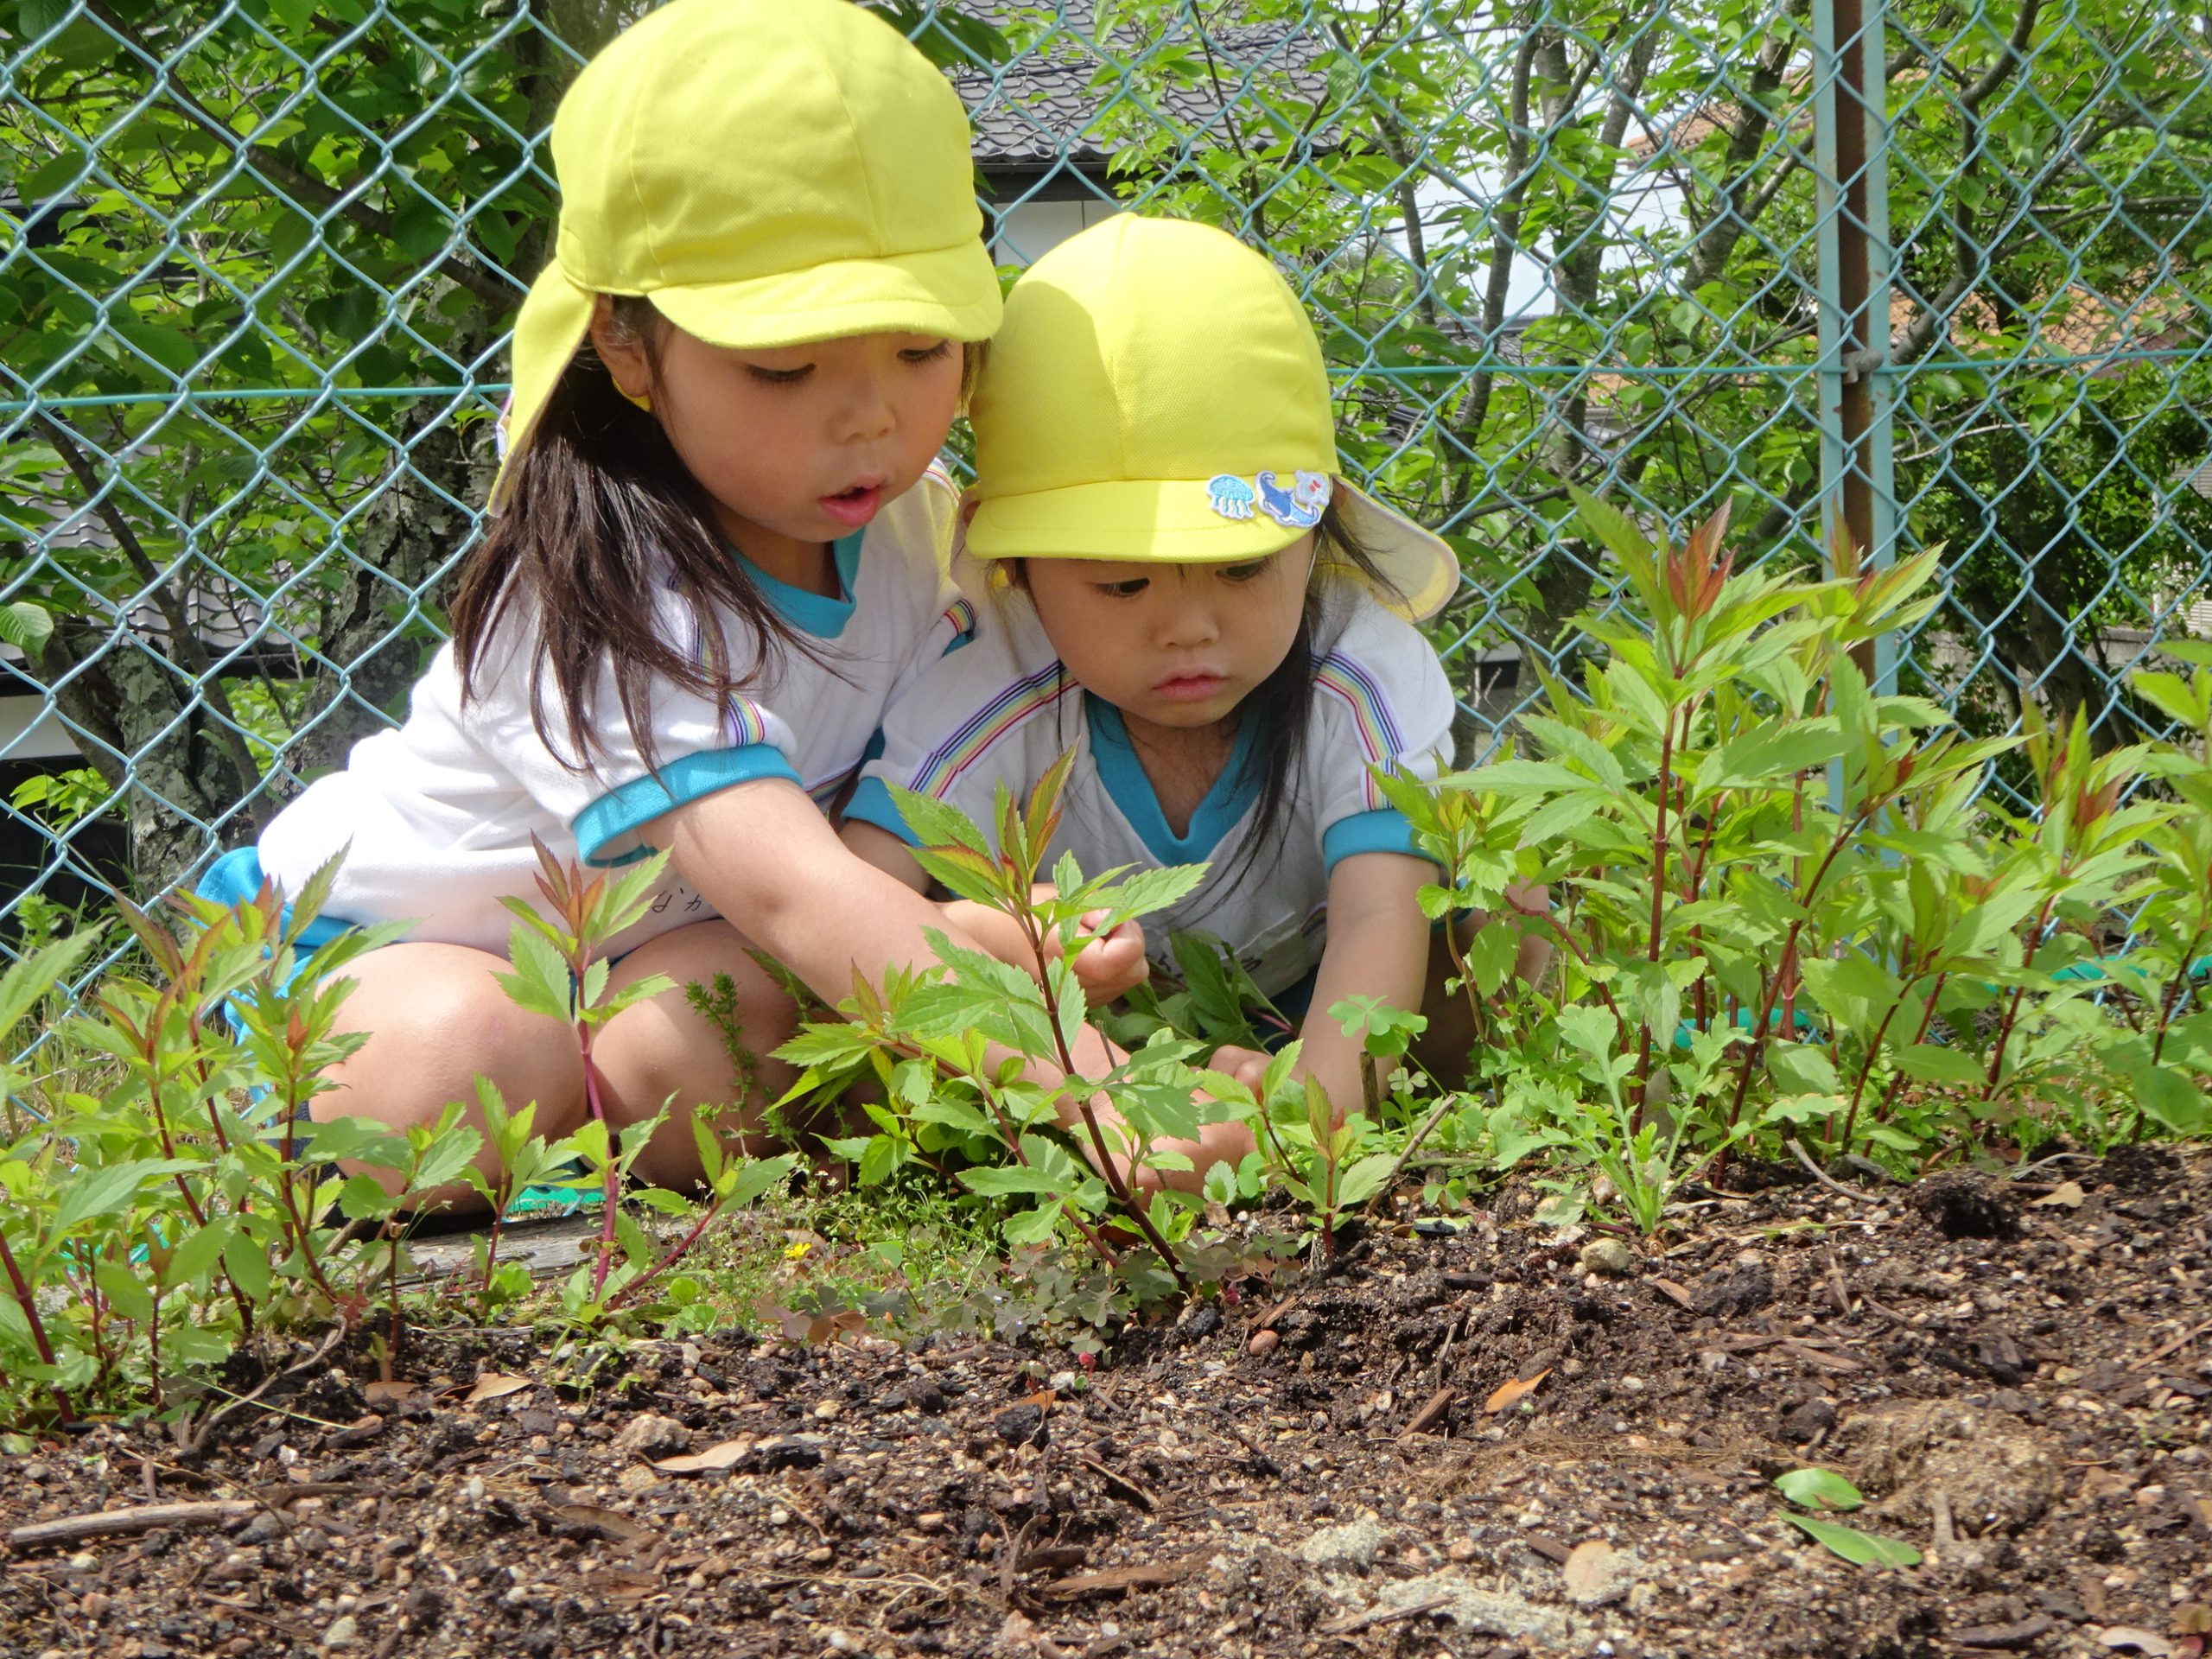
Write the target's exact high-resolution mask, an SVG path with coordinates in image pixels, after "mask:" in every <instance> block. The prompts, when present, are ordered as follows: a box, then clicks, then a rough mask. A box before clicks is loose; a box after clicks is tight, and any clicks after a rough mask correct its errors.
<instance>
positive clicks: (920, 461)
mask: <svg viewBox="0 0 2212 1659" xmlns="http://www.w3.org/2000/svg"><path fill="white" fill-rule="evenodd" d="M603 333H604V336H605V337H602V334H603ZM593 338H594V343H595V344H596V345H597V346H598V347H599V351H600V354H601V358H602V359H603V360H605V361H606V363H607V367H608V369H609V370H610V371H611V372H613V375H614V381H615V385H618V386H619V387H620V388H621V390H622V391H624V392H625V393H626V394H631V395H637V394H640V393H643V394H646V395H648V396H650V397H651V398H652V411H653V413H654V414H655V415H656V416H658V417H659V420H660V423H661V426H662V429H664V431H666V432H667V434H668V437H669V442H671V444H673V445H674V446H675V448H676V452H677V454H678V455H679V456H681V457H682V458H683V464H684V465H685V466H686V467H689V468H690V471H691V475H692V476H693V477H694V478H696V479H697V480H699V482H700V484H701V485H702V486H703V487H704V488H705V489H706V491H707V493H708V494H709V495H710V496H712V497H713V498H714V499H715V504H716V505H717V507H718V508H719V512H718V514H717V517H718V518H720V519H721V525H722V529H723V531H725V533H727V534H728V536H729V537H730V539H731V540H732V541H734V542H735V543H737V544H738V546H739V547H740V548H741V550H744V551H745V552H746V553H747V554H748V555H750V556H753V557H754V558H756V559H757V558H760V557H761V556H763V555H764V554H766V555H770V556H772V554H773V553H774V552H775V551H776V550H777V544H778V543H785V544H797V545H818V544H819V543H823V542H827V541H835V540H836V538H837V537H841V536H848V535H850V534H851V533H852V532H853V531H855V530H858V529H859V528H861V526H862V525H863V524H867V523H868V521H869V520H870V519H871V518H874V516H875V514H876V512H877V511H878V509H880V507H881V506H882V505H883V504H884V503H886V502H887V501H889V500H891V499H893V498H894V497H896V496H899V495H901V494H903V493H906V491H907V490H909V489H912V487H913V486H914V485H915V483H916V482H917V481H918V480H919V479H920V477H921V475H922V472H923V469H924V468H925V467H927V466H928V465H929V464H930V461H931V459H932V458H933V457H934V456H935V455H936V454H937V452H938V450H939V449H940V448H943V447H944V437H945V433H946V432H947V430H948V429H950V427H951V425H952V416H953V414H954V411H955V410H956V409H957V405H958V404H959V400H960V375H961V349H960V346H959V345H958V344H957V342H955V341H951V340H940V339H936V338H934V337H931V336H929V335H925V334H854V335H849V336H848V337H846V338H844V339H842V340H817V341H815V342H813V343H811V344H809V345H804V346H776V347H773V348H771V349H766V350H757V351H738V350H734V349H732V348H730V347H728V346H710V345H709V344H707V343H706V342H705V341H704V340H700V339H698V338H697V337H696V336H695V335H691V334H686V333H684V332H683V330H682V329H680V328H677V327H673V326H672V325H664V326H662V327H660V328H659V329H658V335H657V338H656V339H655V340H653V341H652V344H651V346H650V348H649V347H648V346H647V344H646V342H645V341H644V340H640V339H639V337H638V335H637V334H634V333H631V332H629V331H626V330H623V329H620V328H613V329H608V330H606V331H602V330H601V328H600V327H596V326H595V327H594V330H593Z"/></svg>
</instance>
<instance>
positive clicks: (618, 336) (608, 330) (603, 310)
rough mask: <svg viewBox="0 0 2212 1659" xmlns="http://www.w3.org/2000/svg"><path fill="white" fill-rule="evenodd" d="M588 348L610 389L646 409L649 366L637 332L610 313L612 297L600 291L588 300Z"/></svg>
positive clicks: (650, 378) (650, 361)
mask: <svg viewBox="0 0 2212 1659" xmlns="http://www.w3.org/2000/svg"><path fill="white" fill-rule="evenodd" d="M591 348H592V350H594V352H596V353H599V360H600V361H601V362H602V363H604V364H606V365H607V373H608V374H609V375H611V376H613V379H614V390H615V391H619V392H620V393H621V394H622V395H623V396H624V397H627V398H628V399H629V400H630V401H631V402H632V403H633V404H637V405H638V407H639V408H640V409H650V408H651V407H652V404H651V401H650V397H651V393H652V383H653V365H652V359H650V358H648V357H647V356H646V354H645V340H643V338H641V337H640V336H639V333H638V331H637V330H636V329H634V328H632V327H629V326H628V325H627V324H626V323H624V322H622V321H619V320H618V319H617V318H616V317H615V315H614V298H613V296H612V295H609V294H601V295H600V296H598V297H597V298H596V299H594V301H593V302H592V308H591Z"/></svg>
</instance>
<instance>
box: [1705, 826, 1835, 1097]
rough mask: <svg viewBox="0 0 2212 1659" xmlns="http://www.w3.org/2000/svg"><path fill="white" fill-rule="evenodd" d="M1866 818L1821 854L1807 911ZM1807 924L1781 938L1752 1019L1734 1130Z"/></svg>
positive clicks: (1797, 923) (1801, 922) (1799, 924)
mask: <svg viewBox="0 0 2212 1659" xmlns="http://www.w3.org/2000/svg"><path fill="white" fill-rule="evenodd" d="M1865 822H1866V813H1865V812H1861V813H1860V814H1859V817H1855V818H1852V819H1850V820H1848V821H1847V822H1846V823H1843V824H1842V825H1840V827H1839V828H1838V829H1837V830H1836V836H1835V842H1834V844H1833V845H1832V846H1830V847H1829V849H1828V850H1827V854H1826V855H1824V856H1823V857H1822V858H1821V867H1820V868H1819V869H1817V870H1815V871H1814V873H1813V885H1812V886H1811V887H1808V888H1807V889H1806V890H1805V899H1804V906H1805V908H1806V909H1807V910H1808V911H1809V910H1811V909H1812V907H1813V899H1814V897H1815V895H1816V894H1817V893H1819V892H1820V890H1821V882H1823V881H1825V880H1827V875H1828V871H1829V869H1830V868H1832V867H1833V866H1834V863H1835V861H1836V860H1837V859H1838V858H1839V857H1840V856H1841V855H1842V853H1843V849H1844V848H1845V847H1846V846H1847V845H1848V844H1849V842H1850V840H1851V837H1852V836H1853V835H1854V834H1856V833H1857V832H1858V829H1859V825H1860V824H1862V823H1865ZM1804 926H1805V918H1804V917H1802V916H1800V917H1799V918H1797V919H1796V921H1793V922H1792V923H1790V924H1789V933H1788V934H1787V935H1785V936H1784V937H1783V941H1782V958H1781V961H1780V962H1779V963H1777V964H1776V968H1775V975H1774V977H1773V978H1772V979H1770V980H1769V981H1768V982H1767V987H1766V995H1765V996H1764V997H1763V998H1761V999H1760V1001H1759V1011H1758V1017H1757V1018H1755V1019H1754V1020H1752V1021H1751V1041H1750V1042H1748V1043H1746V1044H1745V1045H1744V1063H1743V1065H1742V1066H1741V1067H1740V1068H1739V1069H1738V1071H1737V1073H1736V1098H1735V1100H1734V1102H1733V1103H1732V1104H1731V1105H1730V1106H1729V1108H1728V1127H1729V1128H1731V1129H1733V1128H1735V1127H1736V1124H1737V1122H1738V1120H1739V1119H1740V1118H1741V1117H1742V1116H1743V1115H1744V1097H1745V1095H1746V1094H1748V1093H1749V1092H1750V1091H1751V1065H1752V1064H1753V1062H1754V1061H1756V1060H1757V1059H1758V1055H1759V1052H1760V1050H1761V1049H1763V1048H1764V1047H1765V1046H1766V1037H1767V1028H1768V1026H1769V1025H1770V1022H1771V1021H1772V1020H1773V1019H1774V1003H1775V998H1776V997H1777V996H1778V995H1780V994H1781V991H1782V985H1783V981H1784V980H1785V979H1787V978H1789V976H1790V973H1791V970H1792V969H1794V968H1795V967H1796V962H1797V936H1798V935H1799V933H1801V932H1802V931H1803V930H1804Z"/></svg>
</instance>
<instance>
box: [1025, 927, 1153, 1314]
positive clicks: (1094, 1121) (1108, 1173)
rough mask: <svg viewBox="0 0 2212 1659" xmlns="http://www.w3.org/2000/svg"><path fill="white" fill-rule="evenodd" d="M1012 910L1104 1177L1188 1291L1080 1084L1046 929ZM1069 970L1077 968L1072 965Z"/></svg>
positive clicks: (1068, 1082)
mask: <svg viewBox="0 0 2212 1659" xmlns="http://www.w3.org/2000/svg"><path fill="white" fill-rule="evenodd" d="M1009 913H1010V914H1012V915H1013V917H1014V923H1015V925H1017V926H1019V927H1020V929H1021V933H1022V937H1023V938H1025V939H1027V941H1028V943H1029V952H1030V955H1031V956H1032V957H1033V958H1034V959H1035V961H1036V963H1037V988H1038V995H1039V996H1041V997H1042V998H1043V999H1044V1001H1045V1020H1046V1024H1047V1025H1049V1026H1050V1027H1052V1048H1053V1051H1054V1053H1055V1054H1056V1056H1057V1057H1058V1060H1059V1065H1060V1076H1061V1077H1062V1078H1063V1079H1064V1081H1065V1084H1066V1085H1067V1086H1068V1091H1069V1094H1070V1095H1071V1096H1072V1098H1073V1099H1074V1101H1075V1109H1076V1110H1077V1111H1078V1112H1080V1113H1081V1114H1082V1115H1083V1127H1084V1129H1085V1130H1086V1131H1088V1132H1089V1134H1090V1144H1091V1145H1092V1146H1093V1147H1096V1150H1097V1153H1098V1173H1100V1174H1101V1175H1103V1177H1104V1178H1105V1180H1106V1185H1107V1186H1108V1188H1109V1190H1110V1191H1111V1192H1113V1194H1114V1198H1115V1200H1116V1202H1117V1203H1118V1204H1120V1205H1121V1206H1122V1211H1124V1212H1125V1213H1126V1214H1127V1215H1128V1217H1129V1219H1130V1220H1131V1221H1132V1222H1134V1223H1135V1224H1136V1229H1137V1231H1138V1232H1140V1233H1141V1234H1142V1235H1143V1236H1144V1242H1145V1243H1147V1244H1148V1245H1150V1246H1151V1247H1152V1249H1153V1250H1154V1253H1155V1254H1157V1255H1159V1257H1160V1261H1161V1262H1164V1263H1165V1264H1166V1268H1167V1271H1168V1272H1169V1273H1170V1274H1173V1275H1174V1279H1175V1287H1176V1288H1177V1289H1178V1290H1181V1291H1184V1292H1185V1293H1187V1292H1188V1291H1189V1290H1190V1288H1191V1281H1190V1279H1189V1276H1188V1275H1187V1274H1185V1273H1184V1271H1183V1264H1182V1263H1181V1262H1179V1261H1178V1260H1177V1259H1176V1256H1175V1252H1174V1250H1173V1249H1172V1248H1171V1247H1170V1246H1169V1244H1168V1243H1167V1241H1166V1239H1164V1238H1162V1237H1161V1236H1160V1230H1159V1229H1157V1228H1155V1227H1154V1225H1153V1224H1152V1217H1150V1216H1147V1214H1146V1213H1145V1212H1144V1210H1143V1208H1142V1207H1141V1205H1139V1204H1138V1203H1137V1201H1136V1197H1135V1194H1134V1193H1133V1192H1130V1190H1129V1185H1128V1179H1127V1178H1126V1177H1124V1176H1123V1175H1122V1172H1121V1171H1120V1170H1118V1169H1116V1167H1115V1166H1114V1154H1112V1153H1111V1152H1110V1151H1109V1149H1108V1148H1107V1145H1106V1133H1105V1131H1104V1130H1103V1129H1102V1128H1100V1127H1099V1124H1098V1115H1097V1114H1096V1112H1095V1111H1093V1110H1092V1109H1091V1105H1090V1096H1089V1095H1088V1094H1087V1093H1085V1092H1084V1090H1082V1089H1081V1087H1080V1086H1079V1085H1081V1084H1083V1083H1084V1081H1085V1079H1084V1077H1083V1075H1082V1074H1081V1073H1080V1072H1078V1071H1077V1070H1076V1065H1075V1055H1074V1054H1073V1053H1072V1052H1070V1050H1069V1048H1068V1041H1067V1039H1066V1037H1065V1036H1064V1035H1062V1034H1061V1032H1060V1022H1059V1020H1058V1015H1057V1011H1056V1010H1055V1009H1054V1008H1053V1007H1052V964H1051V963H1049V962H1048V961H1047V960H1046V956H1045V935H1044V932H1043V930H1042V929H1040V928H1039V926H1038V925H1037V918H1036V916H1035V914H1034V913H1033V912H1032V911H1031V910H1030V909H1029V907H1028V906H1027V905H1021V906H1009ZM1069 971H1070V972H1073V971H1074V970H1073V969H1070V970H1069Z"/></svg>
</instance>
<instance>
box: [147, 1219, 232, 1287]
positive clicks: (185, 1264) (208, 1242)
mask: <svg viewBox="0 0 2212 1659" xmlns="http://www.w3.org/2000/svg"><path fill="white" fill-rule="evenodd" d="M235 1226H236V1224H235V1223H234V1222H233V1221H232V1219H231V1218H230V1217H227V1216H226V1217H219V1218H216V1219H213V1220H211V1221H210V1222H209V1223H208V1224H207V1226H205V1227H195V1228H193V1229H192V1230H190V1231H189V1232H188V1233H186V1235H185V1236H184V1237H183V1238H182V1239H181V1241H180V1242H179V1243H178V1244H177V1247H176V1252H175V1255H171V1256H170V1257H169V1261H168V1268H167V1270H166V1271H164V1273H163V1274H162V1279H163V1281H164V1282H166V1283H168V1284H170V1285H196V1284H198V1283H199V1282H200V1281H201V1280H203V1279H205V1278H206V1277H207V1275H208V1274H209V1273H211V1272H212V1271H213V1269H214V1266H215V1261H216V1258H217V1257H218V1256H219V1255H222V1253H223V1251H224V1249H225V1248H226V1246H227V1245H228V1244H229V1243H230V1242H231V1234H232V1230H233V1229H234V1228H235Z"/></svg>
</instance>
